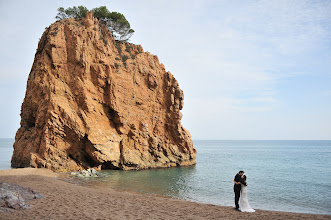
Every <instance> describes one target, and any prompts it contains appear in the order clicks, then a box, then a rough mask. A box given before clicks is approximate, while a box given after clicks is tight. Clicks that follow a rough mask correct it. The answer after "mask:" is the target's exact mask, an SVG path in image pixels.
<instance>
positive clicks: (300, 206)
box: [0, 139, 331, 214]
mask: <svg viewBox="0 0 331 220" xmlns="http://www.w3.org/2000/svg"><path fill="white" fill-rule="evenodd" d="M13 142H14V140H13V139H0V169H9V168H10V159H11V155H12V145H13ZM194 146H195V148H196V149H197V151H198V154H197V165H196V166H192V167H182V168H171V169H156V170H142V171H118V170H113V171H111V170H109V171H102V174H103V175H104V177H101V178H94V179H89V178H78V177H67V179H69V181H72V182H75V183H78V184H81V185H87V186H92V187H93V186H94V187H105V188H112V189H116V190H123V191H134V192H140V193H148V194H155V195H159V196H170V197H173V198H178V199H184V200H189V201H195V202H200V203H208V204H215V205H222V206H234V193H233V179H234V176H235V174H236V173H237V172H238V171H239V170H244V171H245V174H246V176H247V182H248V188H247V189H248V198H249V203H250V205H251V206H252V208H255V209H263V210H277V211H287V212H301V213H316V214H331V141H202V140H201V141H194ZM68 176H69V175H68Z"/></svg>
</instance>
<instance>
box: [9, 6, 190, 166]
mask: <svg viewBox="0 0 331 220" xmlns="http://www.w3.org/2000/svg"><path fill="white" fill-rule="evenodd" d="M183 100H184V94H183V91H182V90H181V89H180V88H179V85H178V82H177V80H176V79H175V78H174V76H173V75H172V74H171V73H170V72H167V71H166V70H165V67H164V65H163V64H160V62H159V60H158V57H157V56H155V55H152V54H150V53H149V52H144V51H143V48H142V47H141V46H140V45H134V44H130V43H124V42H118V41H115V40H114V39H113V37H112V35H111V34H110V32H109V31H108V29H107V28H106V27H105V26H104V25H102V24H101V23H100V22H99V21H98V20H97V19H96V18H94V17H93V14H92V13H88V15H87V16H86V18H83V19H73V18H71V19H67V20H62V21H57V22H55V23H54V24H52V25H51V26H50V27H48V28H47V29H46V30H45V32H44V34H43V36H42V37H41V39H40V42H39V45H38V49H37V52H36V55H35V60H34V63H33V66H32V69H31V72H30V75H29V78H28V82H27V90H26V95H25V98H24V102H23V104H22V108H21V126H20V128H19V129H18V131H17V133H16V137H15V143H14V153H13V157H12V167H30V166H31V167H45V168H48V169H51V170H54V171H77V170H84V169H87V168H91V167H94V168H96V169H123V170H132V169H147V168H159V167H172V166H182V165H192V164H195V163H196V160H195V158H196V150H195V149H194V146H193V143H192V140H191V136H190V134H189V132H188V131H187V130H186V129H185V128H184V127H183V126H182V124H181V118H182V114H181V112H180V110H181V109H182V108H183Z"/></svg>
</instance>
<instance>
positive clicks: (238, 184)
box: [233, 170, 247, 210]
mask: <svg viewBox="0 0 331 220" xmlns="http://www.w3.org/2000/svg"><path fill="white" fill-rule="evenodd" d="M244 173H245V172H244V171H242V170H240V171H239V172H238V173H237V175H236V176H235V177H234V186H233V190H234V203H235V204H236V210H239V198H240V190H241V183H242V184H244V185H245V186H247V184H246V183H245V182H244V180H243V179H242V176H243V175H244Z"/></svg>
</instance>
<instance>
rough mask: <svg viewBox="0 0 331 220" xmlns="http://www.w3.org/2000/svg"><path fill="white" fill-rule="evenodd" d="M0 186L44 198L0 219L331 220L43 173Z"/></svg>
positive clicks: (11, 178)
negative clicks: (121, 189) (81, 183)
mask: <svg viewBox="0 0 331 220" xmlns="http://www.w3.org/2000/svg"><path fill="white" fill-rule="evenodd" d="M0 182H6V183H14V184H18V185H20V186H23V187H29V188H31V189H34V190H36V191H37V192H39V193H41V194H42V195H43V196H44V197H43V198H41V199H35V200H32V201H30V202H28V204H29V205H31V206H32V207H30V208H28V209H26V210H18V211H14V212H4V213H0V219H331V216H330V215H313V214H300V213H290V212H275V211H262V210H256V212H255V213H241V212H238V211H236V210H234V208H233V207H222V206H215V205H208V204H200V203H194V202H188V201H182V200H177V199H172V198H163V197H157V196H153V195H146V194H139V193H128V192H119V191H114V190H111V189H109V190H108V189H107V190H105V189H99V188H87V187H82V186H78V185H75V184H71V183H67V182H64V181H62V180H60V179H59V178H58V175H57V174H56V173H53V172H52V171H50V170H45V169H33V168H24V169H12V170H0Z"/></svg>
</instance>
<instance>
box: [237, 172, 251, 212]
mask: <svg viewBox="0 0 331 220" xmlns="http://www.w3.org/2000/svg"><path fill="white" fill-rule="evenodd" d="M242 178H243V180H244V181H245V182H246V175H243V177H242ZM239 207H240V211H242V212H255V210H254V209H252V208H251V206H250V205H249V203H248V196H247V186H245V185H244V184H242V183H241V196H240V201H239Z"/></svg>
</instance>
